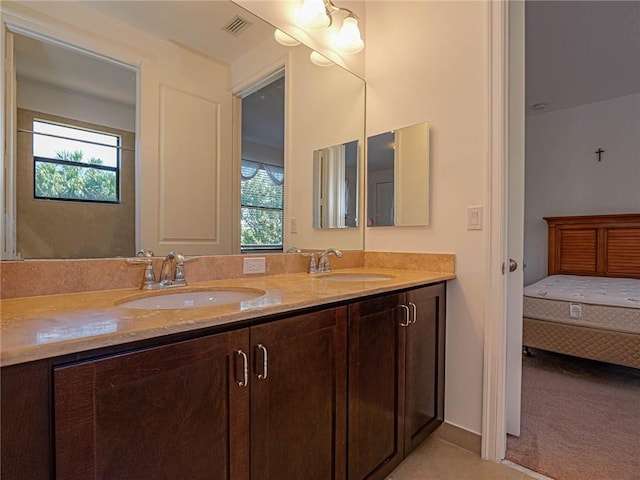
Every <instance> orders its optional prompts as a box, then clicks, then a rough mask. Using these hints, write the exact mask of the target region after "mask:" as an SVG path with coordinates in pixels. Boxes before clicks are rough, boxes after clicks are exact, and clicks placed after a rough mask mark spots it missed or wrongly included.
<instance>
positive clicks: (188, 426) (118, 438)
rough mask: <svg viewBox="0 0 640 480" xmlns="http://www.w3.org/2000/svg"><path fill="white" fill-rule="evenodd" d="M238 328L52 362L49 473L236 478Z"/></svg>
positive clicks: (243, 333) (64, 479) (243, 409)
mask: <svg viewBox="0 0 640 480" xmlns="http://www.w3.org/2000/svg"><path fill="white" fill-rule="evenodd" d="M248 344H249V332H248V330H247V329H244V330H238V331H234V332H228V333H221V334H218V335H212V336H207V337H204V338H198V339H194V340H189V341H184V342H180V343H176V344H172V345H166V346H161V347H156V348H151V349H148V350H143V351H138V352H133V353H128V354H124V355H118V356H114V357H108V358H102V359H98V360H93V361H88V362H84V363H80V364H76V365H70V366H63V367H58V368H55V369H54V372H53V384H54V388H53V394H54V439H55V471H56V476H55V478H56V480H76V479H77V480H86V479H114V480H115V479H131V480H133V479H141V478H148V479H178V478H189V479H192V480H200V479H202V480H205V479H207V480H208V479H211V478H212V472H215V474H216V476H218V477H217V478H246V477H247V471H248V462H247V459H248V455H247V449H248V442H246V440H245V441H244V442H243V441H242V439H246V437H247V431H248V426H249V415H248V412H249V410H248V408H249V389H248V388H242V387H240V386H239V385H238V382H239V381H242V378H241V377H242V373H241V372H240V371H238V372H235V371H234V370H241V368H240V369H236V358H235V357H236V352H237V351H241V350H244V351H245V352H246V351H247V347H248Z"/></svg>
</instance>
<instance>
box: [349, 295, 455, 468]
mask: <svg viewBox="0 0 640 480" xmlns="http://www.w3.org/2000/svg"><path fill="white" fill-rule="evenodd" d="M444 335H445V288H444V284H437V285H432V286H428V287H423V288H418V289H415V290H409V291H407V292H405V293H400V294H391V295H386V296H383V297H377V298H373V299H369V300H364V301H362V302H358V303H355V304H352V305H350V307H349V359H348V361H349V366H348V372H349V381H348V392H347V397H348V429H347V431H348V441H347V451H348V478H349V480H364V479H368V480H371V479H382V478H385V477H386V476H387V475H388V474H389V473H390V472H391V471H392V470H393V469H394V468H395V467H396V466H397V465H398V463H400V462H401V461H402V459H403V458H404V457H405V456H406V455H408V454H409V453H410V452H411V451H412V450H413V449H414V448H415V447H416V446H417V445H418V444H420V443H421V442H422V441H423V440H424V439H425V438H427V436H428V435H429V434H430V433H431V432H433V430H435V429H436V428H437V427H438V425H440V423H442V421H443V419H444V339H445V337H444Z"/></svg>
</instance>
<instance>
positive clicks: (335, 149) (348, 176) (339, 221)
mask: <svg viewBox="0 0 640 480" xmlns="http://www.w3.org/2000/svg"><path fill="white" fill-rule="evenodd" d="M357 226H358V141H357V140H354V141H351V142H347V143H342V144H339V145H333V146H331V147H326V148H321V149H319V150H315V151H314V152H313V228H355V227H357Z"/></svg>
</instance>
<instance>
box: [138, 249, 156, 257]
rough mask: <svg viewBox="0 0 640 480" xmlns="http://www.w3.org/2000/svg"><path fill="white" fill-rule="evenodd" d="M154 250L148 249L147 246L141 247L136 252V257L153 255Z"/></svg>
mask: <svg viewBox="0 0 640 480" xmlns="http://www.w3.org/2000/svg"><path fill="white" fill-rule="evenodd" d="M153 256H154V253H153V250H147V249H146V248H141V249H140V250H138V251H137V252H136V257H153Z"/></svg>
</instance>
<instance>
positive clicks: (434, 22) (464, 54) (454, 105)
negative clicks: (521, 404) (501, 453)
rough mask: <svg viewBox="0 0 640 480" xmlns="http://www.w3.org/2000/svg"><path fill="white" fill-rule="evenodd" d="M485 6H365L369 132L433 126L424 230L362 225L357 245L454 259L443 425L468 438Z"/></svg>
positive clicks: (479, 265) (481, 243)
mask: <svg viewBox="0 0 640 480" xmlns="http://www.w3.org/2000/svg"><path fill="white" fill-rule="evenodd" d="M486 8H487V7H486V5H485V4H484V2H473V1H471V2H448V1H441V2H438V1H421V2H399V1H380V2H368V3H367V12H366V15H367V35H366V38H367V46H366V79H367V135H368V136H369V135H372V134H377V133H380V132H382V131H387V130H391V129H393V128H397V127H399V126H405V125H413V124H415V123H418V122H422V121H425V120H428V121H429V122H431V160H430V161H431V181H430V185H431V187H430V188H431V192H430V198H431V225H430V226H428V227H394V228H377V229H376V228H367V229H366V231H365V248H366V250H374V251H375V250H379V251H406V252H451V253H455V255H456V275H457V277H458V278H457V279H456V280H454V281H451V282H449V285H448V289H447V344H446V355H447V358H446V362H447V363H446V399H445V419H446V421H447V422H449V423H452V424H455V425H458V426H460V427H462V428H465V429H467V430H470V431H472V432H475V433H480V431H481V425H482V373H483V372H482V364H483V342H484V337H483V331H484V318H483V311H484V301H485V294H486V276H487V259H486V247H487V240H488V232H487V231H467V229H466V209H467V206H469V205H482V204H485V205H486V200H487V195H488V192H487V191H486V185H487V178H486V177H487V168H488V159H487V158H486V157H487V155H486V152H487V143H486V139H487V118H488V111H487V65H488V57H487V30H486V12H487V11H486ZM485 211H486V207H485ZM483 223H484V224H485V225H486V224H487V222H486V221H485V222H483Z"/></svg>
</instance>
